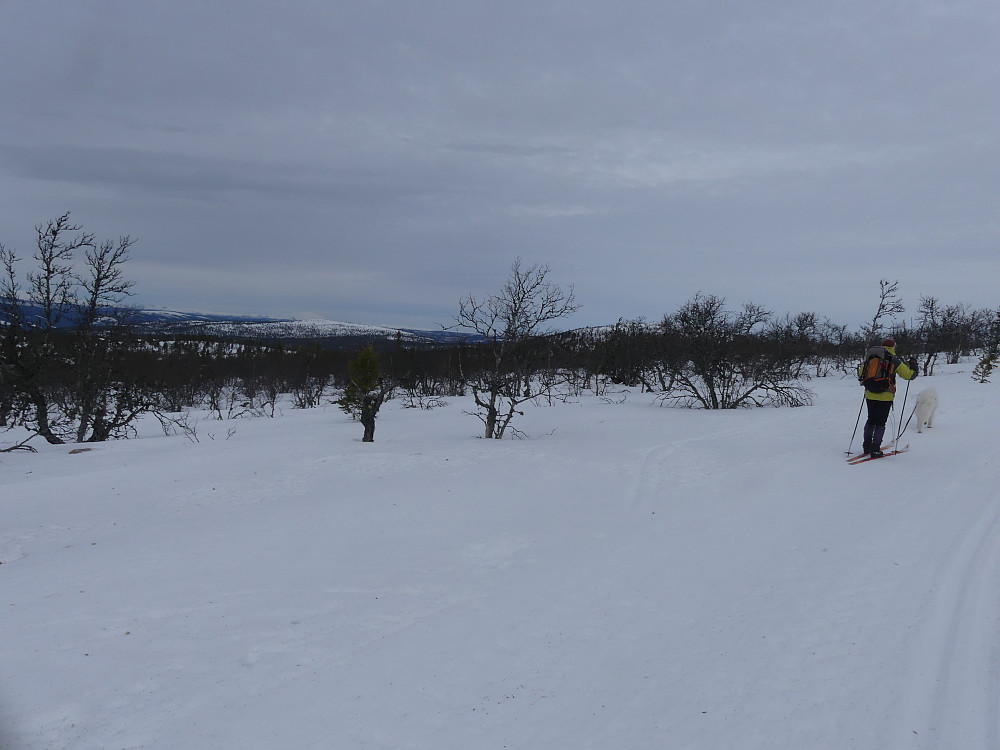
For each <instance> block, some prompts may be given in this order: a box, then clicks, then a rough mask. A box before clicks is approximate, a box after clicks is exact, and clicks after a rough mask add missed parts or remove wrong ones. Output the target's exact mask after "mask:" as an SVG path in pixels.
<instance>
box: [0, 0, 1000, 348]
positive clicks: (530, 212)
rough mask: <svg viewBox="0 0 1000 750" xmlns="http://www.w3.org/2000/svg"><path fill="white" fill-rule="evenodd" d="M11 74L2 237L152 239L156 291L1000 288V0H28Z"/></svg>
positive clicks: (376, 310) (413, 299)
mask: <svg viewBox="0 0 1000 750" xmlns="http://www.w3.org/2000/svg"><path fill="white" fill-rule="evenodd" d="M0 71H2V72H0V113H2V114H0V242H2V243H3V244H4V245H6V246H7V247H8V248H13V249H15V250H16V251H17V252H18V253H19V254H20V255H22V256H25V257H29V258H30V255H31V253H32V252H33V250H34V227H35V225H36V224H39V223H41V222H44V221H46V220H47V219H50V218H54V217H55V216H57V215H59V214H61V213H64V212H66V211H71V212H72V218H73V219H74V220H75V221H76V222H77V223H80V224H82V225H83V226H84V227H85V228H86V229H87V230H89V231H92V232H94V233H96V234H97V236H98V238H117V237H118V236H119V235H122V234H129V235H132V236H133V237H135V238H137V239H138V243H137V245H136V246H135V249H134V253H133V259H132V260H131V261H130V262H129V264H128V269H127V271H128V274H129V275H130V276H131V277H132V278H134V279H135V280H136V281H137V286H136V292H137V294H136V297H135V301H136V302H137V303H139V304H142V305H145V306H157V307H166V308H171V309H179V310H192V311H205V312H222V313H247V314H260V315H271V316H276V317H299V318H305V317H323V318H329V319H332V320H344V321H353V322H360V323H377V324H383V325H389V326H403V327H421V328H437V327H438V326H439V325H446V324H449V323H451V322H453V321H452V318H453V316H454V314H455V312H456V311H457V307H458V300H459V299H460V298H461V297H462V296H464V295H466V294H469V293H473V294H475V295H477V296H479V295H485V294H490V293H494V292H496V291H499V289H500V287H501V285H502V283H503V281H504V279H505V278H506V276H507V273H508V271H509V269H510V265H511V263H512V262H513V261H514V259H515V258H517V257H518V256H520V257H521V258H522V261H523V263H525V264H532V263H547V264H548V265H549V266H550V267H551V277H550V278H551V279H552V280H553V281H555V282H556V283H559V284H560V285H563V286H569V285H571V284H572V285H574V287H575V290H576V295H577V301H578V302H579V303H580V304H581V305H582V308H581V310H580V311H579V312H578V313H577V314H576V316H574V318H573V319H572V321H568V323H567V325H570V324H572V325H586V324H603V323H612V322H614V321H615V320H617V319H618V318H619V317H625V318H626V319H633V318H638V317H641V316H642V317H646V318H647V319H649V320H658V319H659V318H660V317H662V315H663V314H664V313H667V312H672V311H674V310H676V309H677V307H678V306H679V305H681V304H682V303H683V302H684V301H686V300H688V299H690V298H691V297H692V296H693V295H694V294H695V293H696V292H698V291H702V292H705V293H710V294H715V295H718V296H722V297H726V298H727V300H728V301H729V303H730V306H732V307H734V308H736V307H739V306H740V305H741V304H742V303H744V302H747V301H752V302H756V303H759V304H762V305H764V306H765V307H767V308H768V309H771V310H772V311H774V312H776V313H778V314H780V315H784V314H785V313H792V314H794V313H797V312H802V311H812V312H816V313H818V314H819V315H820V316H821V317H830V318H831V319H832V320H834V322H838V323H845V324H849V325H851V326H852V327H854V326H856V325H858V324H859V323H861V322H862V321H865V320H868V319H870V318H871V316H872V314H873V313H874V308H875V304H876V303H877V298H878V290H879V279H880V278H887V279H890V280H898V281H899V282H900V291H901V293H902V296H903V301H904V303H905V304H906V305H907V308H908V314H909V313H913V314H915V313H916V309H917V306H918V302H919V297H920V296H921V295H931V296H935V297H938V298H939V299H940V300H941V301H942V302H944V303H949V304H950V303H957V302H965V303H969V304H971V305H973V306H975V307H990V308H996V307H997V305H998V304H1000V213H998V212H1000V186H998V181H1000V3H997V2H996V0H941V1H940V2H931V1H929V0H914V1H912V2H906V1H904V0H891V1H890V0H886V1H885V2H873V1H872V0H781V1H778V0H773V1H765V0H759V1H753V2H752V1H750V0H686V1H682V0H649V1H647V2H632V1H629V0H614V1H613V2H612V1H608V2H597V0H565V1H563V0H502V1H501V0H495V1H493V2H486V1H485V0H409V1H405V2H404V1H402V0H397V1H394V2H390V1H380V0H333V1H331V0H316V1H315V2H305V1H303V0H283V1H282V2H280V3H279V2H262V1H260V0H240V1H239V2H236V1H235V0H228V1H222V0H220V1H219V2H204V0H198V1H197V2H194V1H193V0H162V1H161V0H117V1H113V0H78V1H77V2H66V1H65V0H0ZM22 265H23V266H24V267H25V270H26V269H27V264H26V263H23V264H22Z"/></svg>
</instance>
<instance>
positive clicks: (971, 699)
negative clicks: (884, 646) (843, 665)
mask: <svg viewBox="0 0 1000 750" xmlns="http://www.w3.org/2000/svg"><path fill="white" fill-rule="evenodd" d="M945 496H946V497H954V495H948V494H946V495H945ZM944 562H945V564H944V565H942V566H940V568H939V570H938V571H937V572H936V575H935V577H934V579H933V580H931V581H929V583H930V585H931V588H930V590H929V591H928V594H927V596H926V598H925V599H924V600H923V601H922V602H921V603H920V609H919V616H920V618H921V620H920V623H919V625H918V627H917V633H916V634H915V636H914V637H912V638H911V639H910V641H911V642H910V644H909V646H908V650H909V654H908V657H907V663H908V664H910V669H909V670H908V673H907V675H906V678H905V684H906V685H907V686H908V689H907V693H906V695H905V697H904V699H903V705H902V709H903V712H904V716H903V726H902V727H901V728H900V729H899V737H898V738H897V739H896V741H895V743H894V744H892V745H891V747H896V748H927V749H928V750H930V749H931V748H944V747H948V748H961V747H985V748H992V747H1000V682H998V679H1000V637H998V636H1000V587H998V583H997V582H998V580H1000V504H998V503H997V502H996V499H995V498H988V499H986V500H985V501H984V502H983V508H982V511H981V512H980V513H979V516H978V517H977V518H975V519H974V523H972V524H971V525H970V526H969V527H968V528H967V529H966V530H965V531H964V533H963V534H962V536H961V538H960V539H959V541H958V543H957V544H956V545H955V546H954V547H953V548H952V549H951V550H950V551H949V556H948V557H947V558H946V560H945V561H944Z"/></svg>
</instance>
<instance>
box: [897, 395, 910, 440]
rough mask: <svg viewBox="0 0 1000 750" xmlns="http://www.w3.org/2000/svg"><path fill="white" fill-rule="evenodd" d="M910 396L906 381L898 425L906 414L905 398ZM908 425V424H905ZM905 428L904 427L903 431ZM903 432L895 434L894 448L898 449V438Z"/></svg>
mask: <svg viewBox="0 0 1000 750" xmlns="http://www.w3.org/2000/svg"><path fill="white" fill-rule="evenodd" d="M909 395H910V381H909V380H907V381H906V390H905V391H903V408H902V409H900V410H899V424H903V415H904V414H906V397H907V396H909ZM907 424H909V422H907ZM905 429H906V428H905V427H904V428H903V430H905ZM903 430H900V431H899V432H897V433H896V447H897V448H899V438H900V436H901V435H902V434H903Z"/></svg>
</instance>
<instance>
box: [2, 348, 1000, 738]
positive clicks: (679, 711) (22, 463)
mask: <svg viewBox="0 0 1000 750" xmlns="http://www.w3.org/2000/svg"><path fill="white" fill-rule="evenodd" d="M970 369H971V365H968V366H966V365H959V366H954V367H950V368H946V369H944V370H941V371H940V374H939V375H936V376H935V377H934V378H929V379H927V380H926V381H924V380H922V379H917V380H916V381H914V382H913V384H912V386H911V389H910V394H909V401H908V406H907V413H908V412H909V410H910V408H911V405H912V403H913V399H914V398H915V395H916V393H917V392H918V391H919V390H920V388H921V387H922V386H924V385H925V384H927V383H931V384H933V385H934V387H935V388H936V390H937V391H938V393H939V394H940V397H941V406H940V408H939V412H938V417H937V420H936V421H935V426H934V428H933V429H931V430H929V431H925V432H924V433H923V434H917V433H916V428H915V426H914V425H911V427H910V429H909V430H908V431H907V434H906V435H905V436H904V440H903V442H904V443H907V442H909V443H910V444H911V446H912V447H911V450H910V451H909V452H908V453H906V454H903V455H901V456H897V457H893V458H890V459H885V460H884V461H873V462H869V463H867V464H864V465H862V466H857V467H854V466H848V465H847V464H845V463H844V461H843V458H844V452H845V451H846V450H847V447H848V441H849V440H850V437H851V431H852V429H853V426H854V420H855V418H856V417H857V412H858V408H859V407H860V405H861V393H860V390H859V389H858V387H857V385H856V383H855V382H854V381H853V379H850V378H848V379H822V380H816V381H813V383H812V387H813V388H814V390H816V392H817V398H816V404H815V406H812V407H808V408H800V409H754V410H743V411H735V412H716V413H708V412H703V411H693V410H677V409H667V408H661V407H658V406H657V405H656V401H655V398H654V397H653V396H651V395H649V394H639V393H637V392H635V391H630V392H629V393H628V397H627V399H626V400H625V401H624V403H613V401H617V400H620V397H615V398H614V399H601V398H597V397H594V396H585V397H582V398H580V399H576V400H574V402H573V403H568V404H555V405H553V406H551V407H549V406H537V407H532V408H530V409H528V410H526V414H525V416H524V417H523V418H522V419H520V420H519V421H518V422H516V423H515V424H516V426H517V427H519V428H520V429H522V430H524V431H525V432H526V433H527V434H528V435H529V438H528V439H525V440H504V441H500V442H497V441H485V440H480V439H477V438H476V437H475V436H476V435H477V434H478V433H479V427H480V425H479V423H478V422H477V421H476V420H475V418H473V417H470V416H468V415H466V414H464V413H463V410H467V409H470V408H471V400H469V401H468V402H467V401H465V400H464V399H451V400H450V404H449V406H447V407H445V408H441V409H435V410H433V411H418V410H407V409H402V408H401V405H400V403H399V402H398V401H390V402H387V403H386V405H385V406H384V407H383V411H382V412H381V414H380V417H379V420H378V428H377V430H376V434H375V439H376V442H375V443H371V444H364V443H362V442H361V435H362V428H361V426H360V425H359V424H357V423H353V422H351V421H350V420H348V419H347V418H346V417H345V416H344V415H343V414H342V413H341V412H340V411H339V410H337V409H335V408H330V409H326V410H312V411H306V412H299V411H286V412H285V413H284V415H283V416H282V417H280V418H278V419H274V420H266V419H259V420H243V421H239V422H236V423H233V424H232V425H226V424H219V423H211V422H207V421H206V422H202V423H201V424H200V426H199V435H200V442H198V443H192V442H190V441H188V440H186V439H185V438H183V437H171V438H166V437H163V436H162V435H161V436H159V437H156V436H155V433H150V436H149V437H148V438H146V439H142V440H133V441H127V442H119V443H108V444H100V445H95V446H93V449H92V450H91V451H89V452H86V453H81V454H76V455H70V453H69V450H70V449H71V448H72V447H73V446H57V447H49V446H44V447H43V446H39V447H40V448H41V452H40V453H39V454H37V455H28V454H21V453H17V454H5V455H2V456H0V518H2V522H0V562H2V564H0V592H2V595H0V632H2V633H3V638H2V639H0V664H2V665H3V673H2V676H0V721H3V729H0V740H6V743H7V744H6V745H5V744H2V742H0V747H3V748H4V750H6V747H7V746H10V747H17V748H29V749H31V750H33V749H34V748H74V749H77V748H80V749H90V748H93V749H96V748H112V747H113V748H164V749H166V748H171V749H173V748H177V747H189V748H236V747H239V748H262V749H263V748H274V747H282V746H284V747H295V748H330V747H337V748H371V749H378V748H428V749H430V748H434V749H435V750H439V749H441V748H473V747H474V748H504V747H506V748H546V749H553V748H555V749H560V748H565V749H566V750H578V749H579V748H651V749H652V748H666V747H670V748H708V749H716V748H768V749H772V748H796V749H801V748H838V749H839V748H871V750H885V749H886V748H941V747H954V748H958V747H961V748H963V749H964V750H977V749H979V748H982V749H983V750H987V749H989V750H992V748H995V747H997V746H998V745H1000V687H998V685H997V680H996V674H997V671H998V668H1000V640H998V638H997V636H998V632H997V630H998V624H1000V587H998V586H997V585H996V582H997V580H998V574H1000V505H998V498H997V488H998V486H1000V485H998V478H1000V459H998V452H997V451H996V449H995V445H996V440H995V438H994V436H993V435H994V425H996V424H998V422H1000V399H997V398H996V386H995V385H993V384H987V385H981V384H977V383H973V382H972V380H971V379H970V378H969V374H968V370H970ZM899 403H900V405H901V395H900V397H899ZM230 426H234V427H235V430H236V432H235V434H234V435H233V436H232V437H231V438H229V439H226V435H227V432H228V429H229V427H230ZM209 433H213V434H214V437H215V439H214V440H213V439H210V438H209ZM859 434H860V428H859ZM859 443H860V438H857V439H855V442H854V448H855V450H857V447H858V445H859ZM88 447H89V446H88Z"/></svg>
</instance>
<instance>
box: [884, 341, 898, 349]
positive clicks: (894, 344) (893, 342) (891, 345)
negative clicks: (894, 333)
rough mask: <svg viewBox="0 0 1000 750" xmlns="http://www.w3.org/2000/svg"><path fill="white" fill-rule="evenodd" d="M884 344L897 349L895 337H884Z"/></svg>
mask: <svg viewBox="0 0 1000 750" xmlns="http://www.w3.org/2000/svg"><path fill="white" fill-rule="evenodd" d="M882 346H888V347H889V348H890V349H895V348H896V340H895V339H883V340H882Z"/></svg>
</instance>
